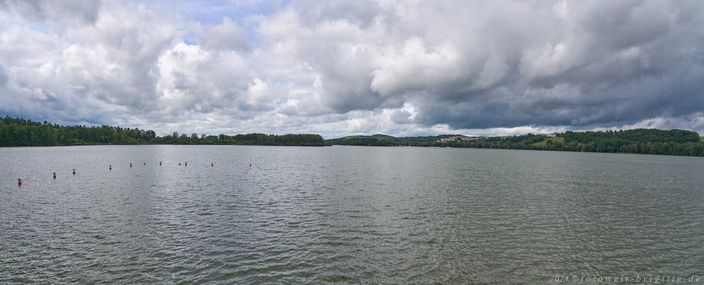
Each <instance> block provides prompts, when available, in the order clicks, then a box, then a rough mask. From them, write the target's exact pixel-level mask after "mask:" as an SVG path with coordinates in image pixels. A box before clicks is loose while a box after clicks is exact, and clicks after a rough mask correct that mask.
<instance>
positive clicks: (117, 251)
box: [0, 146, 704, 284]
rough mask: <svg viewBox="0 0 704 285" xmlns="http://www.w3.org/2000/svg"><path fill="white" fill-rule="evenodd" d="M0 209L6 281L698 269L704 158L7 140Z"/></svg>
mask: <svg viewBox="0 0 704 285" xmlns="http://www.w3.org/2000/svg"><path fill="white" fill-rule="evenodd" d="M159 161H163V166H161V167H160V166H159V165H158V162H159ZM179 161H181V162H184V161H187V162H188V166H187V167H185V166H178V165H177V163H178V162H179ZM211 161H212V162H214V163H215V166H214V167H211V166H210V162H211ZM129 162H133V163H134V167H132V168H130V167H129ZM143 163H146V166H145V165H143ZM250 163H251V164H252V166H251V167H250V166H249V164H250ZM109 164H112V166H113V169H112V171H109V170H108V165H109ZM73 168H75V169H76V170H77V174H76V175H75V176H74V175H71V169H73ZM54 171H55V172H57V176H58V178H57V179H56V180H53V179H51V173H52V172H54ZM20 177H21V178H23V180H24V181H25V183H24V185H23V186H22V187H21V188H18V187H17V185H16V181H17V178H20ZM0 217H1V218H2V222H1V223H0V283H2V284H7V283H27V282H31V283H69V282H79V283H94V282H98V283H175V282H184V283H208V282H218V281H220V282H222V283H291V284H300V283H314V284H319V283H335V282H340V283H367V284H375V283H398V284H406V283H418V284H427V283H443V284H467V283H503V284H506V283H529V284H539V283H548V282H550V280H551V279H552V276H554V275H556V274H561V275H567V276H609V275H611V276H613V275H618V276H620V275H622V274H623V275H626V276H634V277H635V276H637V275H641V276H663V277H665V276H668V275H669V276H681V277H687V278H689V277H690V276H691V275H692V274H697V275H699V276H702V275H704V159H702V158H690V157H670V156H646V155H623V154H594V153H566V152H537V151H510V150H481V149H444V148H375V147H343V146H335V147H326V148H297V147H256V146H89V147H54V148H1V149H0ZM565 283H567V282H565ZM573 284H574V283H573ZM593 284H594V283H593ZM700 284H704V280H702V281H700Z"/></svg>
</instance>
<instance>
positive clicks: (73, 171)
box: [17, 161, 252, 186]
mask: <svg viewBox="0 0 704 285" xmlns="http://www.w3.org/2000/svg"><path fill="white" fill-rule="evenodd" d="M162 163H163V162H162V161H159V166H162ZM183 164H184V166H188V162H187V161H186V162H184V163H183ZM143 165H147V163H146V162H144V163H143ZM178 165H179V166H180V165H181V163H180V162H179V163H178ZM130 167H132V162H130ZM210 167H215V162H212V161H211V162H210ZM249 167H252V164H251V163H250V164H249ZM108 170H112V164H108ZM71 173H72V174H73V175H76V169H75V168H73V169H72V170H71ZM51 178H52V179H54V180H56V172H52V173H51ZM17 186H22V178H17Z"/></svg>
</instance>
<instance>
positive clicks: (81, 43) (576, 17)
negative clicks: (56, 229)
mask: <svg viewBox="0 0 704 285" xmlns="http://www.w3.org/2000/svg"><path fill="white" fill-rule="evenodd" d="M702 27H704V1H700V0H692V1H687V0H682V1H664V0H638V1H631V0H618V1H614V0H603V1H602V0H591V1H566V0H535V1H532V0H515V1H503V0H492V1H472V0H457V1H455V0H433V1H423V0H417V1H414V0H409V1H396V0H388V1H386V0H380V1H366V0H351V1H347V0H335V1H322V0H310V1H309V0H300V1H297V0H288V1H284V0H280V1H276V0H275V1H258V0H242V1H212V0H211V1H205V0H192V1H166V0H162V1H130V0H120V1H110V0H107V1H100V0H85V1H84V0H62V1H55V0H0V115H1V116H11V117H22V118H27V119H32V120H38V121H45V120H46V121H50V122H54V123H59V124H66V125H73V124H84V125H102V124H107V125H119V126H123V127H131V128H134V127H138V128H144V129H152V130H155V131H157V133H158V134H160V135H165V134H170V133H172V132H179V133H189V134H190V133H193V132H195V133H198V134H214V135H216V134H233V133H249V132H263V133H273V134H284V133H319V134H322V135H323V136H324V137H326V138H333V137H338V136H344V135H351V134H376V133H384V134H391V135H402V136H409V135H436V134H450V133H451V134H465V135H514V134H525V133H551V132H561V131H566V130H577V131H579V130H604V129H630V128H662V129H672V128H679V129H688V130H694V131H697V132H699V133H700V134H704V28H702Z"/></svg>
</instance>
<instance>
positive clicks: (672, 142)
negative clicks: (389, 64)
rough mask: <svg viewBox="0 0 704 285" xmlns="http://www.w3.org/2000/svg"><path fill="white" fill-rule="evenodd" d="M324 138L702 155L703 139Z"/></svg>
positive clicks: (657, 134)
mask: <svg viewBox="0 0 704 285" xmlns="http://www.w3.org/2000/svg"><path fill="white" fill-rule="evenodd" d="M326 142H327V143H329V144H333V145H364V146H428V147H429V146H434V147H465V148H497V149H528V150H554V151H578V152H610V153H617V152H618V153H640V154H663V155H683V156H704V141H703V139H702V138H701V137H700V136H699V134H697V133H696V132H692V131H686V130H658V129H634V130H619V131H599V132H565V133H558V134H552V135H544V134H527V135H520V136H504V137H468V136H463V135H440V136H423V137H393V136H387V135H373V136H348V137H342V138H338V139H331V140H327V141H326Z"/></svg>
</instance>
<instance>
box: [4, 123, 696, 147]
mask: <svg viewBox="0 0 704 285" xmlns="http://www.w3.org/2000/svg"><path fill="white" fill-rule="evenodd" d="M137 144H183V145H278V146H326V145H359V146H417V147H457V148H494V149H525V150H553V151H577V152H606V153H639V154H660V155H681V156H704V139H703V138H702V137H700V136H699V134H697V133H696V132H692V131H687V130H658V129H634V130H620V131H598V132H595V131H590V132H565V133H557V134H550V135H546V134H527V135H520V136H503V137H469V136H464V135H439V136H418V137H393V136H388V135H371V136H347V137H342V138H337V139H329V140H324V139H323V137H322V136H320V135H318V134H286V135H268V134H260V133H252V134H238V135H224V134H221V135H217V136H213V135H200V136H199V135H198V134H196V133H192V134H191V135H187V134H179V133H176V132H174V133H173V134H172V135H166V136H157V135H156V132H154V131H153V130H143V129H139V128H122V127H114V126H107V125H103V126H81V125H78V126H61V125H57V124H52V123H48V122H35V121H31V120H25V119H19V118H10V117H4V118H0V147H13V146H71V145H137Z"/></svg>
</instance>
